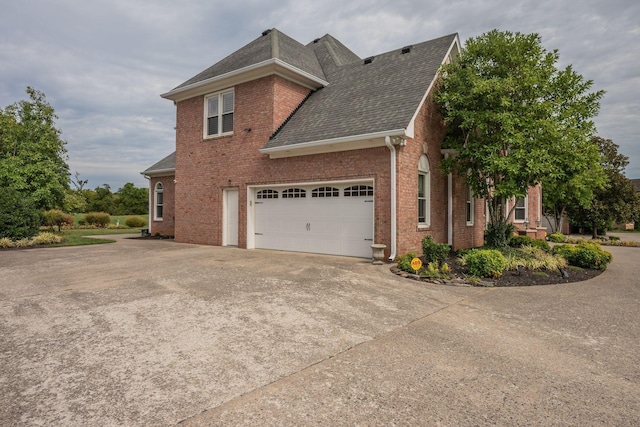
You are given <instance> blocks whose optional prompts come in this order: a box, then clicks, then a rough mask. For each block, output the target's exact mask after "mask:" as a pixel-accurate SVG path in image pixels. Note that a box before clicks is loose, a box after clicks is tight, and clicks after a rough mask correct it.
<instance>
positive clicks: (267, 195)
mask: <svg viewBox="0 0 640 427" xmlns="http://www.w3.org/2000/svg"><path fill="white" fill-rule="evenodd" d="M256 198H258V199H277V198H278V192H277V191H276V190H260V191H258V194H257V196H256Z"/></svg>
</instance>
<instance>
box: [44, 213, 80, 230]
mask: <svg viewBox="0 0 640 427" xmlns="http://www.w3.org/2000/svg"><path fill="white" fill-rule="evenodd" d="M42 225H45V226H47V227H51V229H52V230H53V227H58V231H60V230H61V229H62V226H63V225H73V216H71V215H69V214H66V213H64V212H62V211H61V210H60V209H51V210H48V211H46V212H44V213H43V214H42Z"/></svg>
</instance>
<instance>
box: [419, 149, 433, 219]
mask: <svg viewBox="0 0 640 427" xmlns="http://www.w3.org/2000/svg"><path fill="white" fill-rule="evenodd" d="M429 173H430V172H429V159H427V156H425V155H424V154H423V155H422V156H421V157H420V162H419V163H418V226H419V227H428V226H429V225H430V224H431V206H430V202H431V177H430V174H429Z"/></svg>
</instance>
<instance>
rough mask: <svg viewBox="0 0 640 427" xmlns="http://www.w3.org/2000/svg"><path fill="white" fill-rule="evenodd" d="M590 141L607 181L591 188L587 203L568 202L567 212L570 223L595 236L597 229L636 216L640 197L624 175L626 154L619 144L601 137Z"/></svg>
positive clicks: (605, 227)
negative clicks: (588, 202) (570, 203)
mask: <svg viewBox="0 0 640 427" xmlns="http://www.w3.org/2000/svg"><path fill="white" fill-rule="evenodd" d="M593 142H594V144H595V145H596V146H597V147H598V148H599V152H600V156H601V157H600V163H601V166H602V168H603V170H604V172H605V175H606V184H605V185H604V186H603V187H601V188H598V189H597V190H596V191H594V194H593V200H592V201H591V203H590V205H589V206H587V207H584V206H580V205H570V206H569V208H568V213H569V218H570V220H571V223H572V224H574V225H576V226H579V227H582V228H584V229H586V230H589V231H590V232H591V234H592V236H593V238H596V237H597V235H598V231H602V232H606V229H607V227H609V226H610V225H611V224H612V223H613V222H616V221H617V222H626V221H632V220H633V219H635V218H637V217H638V216H639V215H640V199H639V198H638V195H637V194H636V189H635V186H634V185H633V182H631V180H630V179H628V178H627V177H626V176H625V175H624V169H625V167H626V166H627V165H628V164H629V158H628V157H627V156H625V155H623V154H621V153H619V152H618V148H619V146H618V144H616V143H614V142H613V141H612V140H610V139H604V138H601V137H594V138H593Z"/></svg>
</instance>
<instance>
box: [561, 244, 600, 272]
mask: <svg viewBox="0 0 640 427" xmlns="http://www.w3.org/2000/svg"><path fill="white" fill-rule="evenodd" d="M553 254H554V255H560V256H562V257H564V258H565V259H566V260H567V262H568V263H569V264H570V265H575V266H577V267H582V268H592V269H594V270H605V269H606V268H607V264H609V263H610V262H611V260H612V259H613V255H611V252H607V251H605V250H603V249H602V248H601V247H600V245H599V244H597V243H590V242H583V243H579V244H577V245H558V246H554V248H553Z"/></svg>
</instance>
